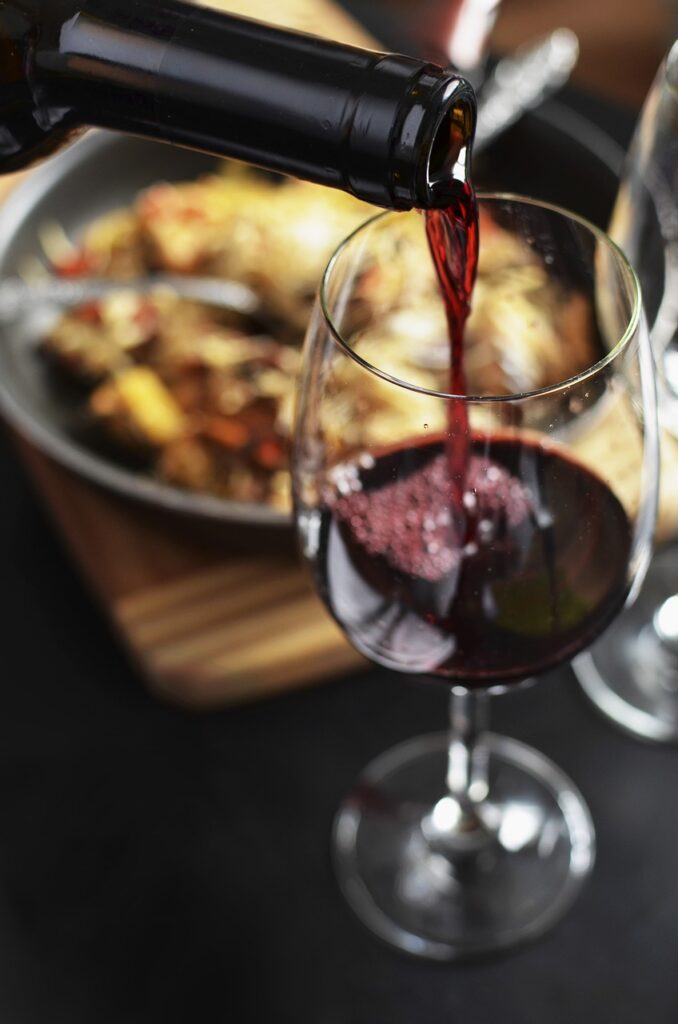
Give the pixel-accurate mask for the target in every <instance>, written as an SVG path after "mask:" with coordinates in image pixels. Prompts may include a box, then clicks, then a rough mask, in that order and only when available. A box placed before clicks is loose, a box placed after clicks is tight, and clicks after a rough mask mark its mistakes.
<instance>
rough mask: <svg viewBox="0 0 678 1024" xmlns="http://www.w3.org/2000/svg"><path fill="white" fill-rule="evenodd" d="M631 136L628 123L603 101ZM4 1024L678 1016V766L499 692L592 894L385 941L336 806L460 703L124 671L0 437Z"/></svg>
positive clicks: (392, 682)
mask: <svg viewBox="0 0 678 1024" xmlns="http://www.w3.org/2000/svg"><path fill="white" fill-rule="evenodd" d="M570 102H572V103H574V104H575V105H577V104H578V105H579V107H580V109H585V111H586V113H587V114H588V115H589V116H592V117H596V118H598V120H599V122H600V123H601V124H604V126H605V128H606V129H607V130H608V131H610V132H611V133H612V134H614V135H616V136H617V138H618V139H619V141H622V142H624V141H625V140H626V138H627V137H628V132H629V130H630V128H631V126H632V120H631V119H630V118H629V116H628V115H624V114H622V113H620V112H617V111H614V110H612V109H611V108H607V107H605V106H603V105H602V104H594V103H592V102H590V101H588V100H586V101H584V103H583V108H582V101H581V100H579V101H578V100H577V98H576V97H574V98H573V97H572V96H570ZM0 486H1V492H0V493H1V495H2V498H1V502H0V509H1V514H2V520H1V521H2V529H1V530H0V566H2V594H3V597H4V601H3V604H4V612H3V615H2V619H1V627H0V628H1V631H2V632H1V638H2V677H1V678H2V685H1V688H0V1020H1V1021H2V1022H3V1024H33V1022H39V1024H48V1022H49V1024H61V1022H62V1021H63V1022H69V1024H81V1022H82V1024H89V1022H99V1024H107V1022H109V1021H110V1022H116V1024H118V1022H120V1024H122V1022H125V1024H127V1022H129V1024H136V1022H142V1021H143V1022H149V1024H155V1022H158V1024H161V1022H162V1024H174V1022H177V1024H178V1022H189V1021H210V1022H211V1021H220V1020H224V1021H226V1020H228V1021H231V1020H232V1021H237V1022H250V1021H251V1022H259V1021H261V1022H264V1021H266V1022H268V1021H271V1022H285V1024H287V1022H290V1024H340V1022H341V1024H368V1022H369V1024H405V1022H407V1024H413V1022H416V1024H433V1022H435V1024H439V1022H443V1021H462V1020H463V1021H464V1022H465V1024H484V1022H486V1021H487V1022H489V1021H494V1020H501V1021H502V1024H514V1022H515V1024H533V1022H534V1024H537V1022H539V1024H545V1022H548V1024H571V1022H573V1021H579V1022H588V1021H598V1022H607V1021H610V1022H615V1024H638V1022H645V1021H652V1022H654V1024H675V1022H676V1021H678V973H677V970H678V751H676V750H671V749H660V748H653V747H649V746H644V745H642V744H640V743H637V742H635V741H633V740H631V739H628V738H625V737H624V736H622V735H621V734H619V733H617V732H616V731H615V730H614V728H613V727H612V726H611V725H609V724H608V723H607V722H605V721H604V720H602V719H601V718H599V717H598V716H597V714H596V713H595V712H594V710H593V709H592V708H591V707H590V706H589V705H588V704H587V703H586V701H585V699H584V698H583V696H581V694H580V693H579V691H578V689H577V687H576V684H575V682H574V679H573V677H572V676H571V674H570V673H569V672H567V671H566V672H561V673H558V674H555V675H553V676H552V677H550V678H548V679H545V680H544V681H542V682H541V684H540V685H539V686H538V687H536V688H534V689H531V690H526V691H524V692H521V693H516V694H513V695H510V696H508V697H505V698H501V699H497V700H496V701H495V702H494V706H493V727H494V729H495V731H499V732H505V733H506V734H508V735H510V736H514V737H516V738H518V739H521V740H524V741H526V742H528V743H531V744H533V745H534V746H535V747H537V748H538V749H539V750H541V751H543V752H544V753H546V754H547V755H548V756H549V757H551V758H552V759H553V760H555V761H556V763H557V764H558V765H560V766H561V767H562V768H563V769H564V770H565V771H566V772H567V773H568V774H570V776H571V777H572V779H573V780H574V781H575V783H576V784H577V785H578V786H579V787H580V789H581V790H582V792H583V793H584V795H585V797H586V799H587V801H588V803H589V806H590V809H591V812H592V814H593V817H594V820H595V823H596V827H597V835H598V859H597V863H596V868H595V871H594V874H593V877H592V879H591V880H590V881H589V883H588V884H587V886H586V888H585V889H584V891H583V893H582V895H581V896H580V898H579V900H578V902H577V904H576V906H575V907H574V909H573V910H572V911H571V912H570V913H569V915H568V916H567V918H566V919H565V920H564V921H563V922H562V923H561V924H560V925H559V926H558V927H557V928H556V929H555V930H554V931H553V932H551V933H550V934H549V935H547V936H546V937H544V938H542V939H540V940H539V941H538V942H537V943H535V944H533V945H532V946H529V947H526V948H524V949H521V950H520V951H518V952H515V953H513V954H511V955H509V956H505V957H503V958H500V959H496V960H492V961H489V962H486V963H481V964H475V965H468V966H467V965H465V966H441V965H434V964H427V963H423V962H418V961H413V960H410V959H407V958H406V957H403V956H401V955H399V954H396V953H394V952H392V951H390V950H389V949H387V948H385V947H383V946H382V945H381V944H380V943H379V942H378V941H377V940H375V939H373V938H372V937H371V936H370V935H369V934H368V933H367V932H366V931H365V930H364V929H363V927H362V926H361V925H360V924H359V923H358V922H357V921H356V920H355V919H354V917H353V915H352V913H351V912H350V910H349V909H348V908H347V907H346V906H345V904H344V902H343V900H342V898H341V896H340V894H339V893H338V891H337V888H336V885H335V883H334V879H333V876H332V871H331V865H330V859H329V831H330V826H331V822H332V817H333V814H334V811H335V809H336V807H337V804H338V802H339V800H340V799H341V797H342V795H343V794H344V793H345V791H346V790H347V789H348V788H349V787H350V785H351V783H352V780H353V779H354V777H355V775H356V774H357V773H358V772H359V771H360V769H361V768H362V767H363V766H364V765H365V764H366V763H367V761H369V760H370V758H372V757H373V756H375V755H376V754H377V753H379V752H381V751H383V750H384V749H386V748H387V747H388V746H390V745H392V744H394V743H396V742H398V741H400V740H402V739H405V738H408V737H410V736H412V735H415V734H417V733H419V732H423V731H428V730H432V729H434V730H437V729H439V728H441V727H442V726H443V724H444V721H445V713H446V695H445V693H444V692H443V691H442V690H439V689H437V688H435V687H431V688H427V687H425V686H417V685H416V684H412V683H406V682H403V681H402V680H400V679H398V678H396V676H394V675H393V674H390V673H388V672H386V671H379V670H373V671H370V672H369V673H367V674H365V675H361V676H355V677H352V678H347V679H345V680H342V681H339V682H336V683H333V684H330V685H326V686H322V687H319V688H316V689H313V690H309V691H305V692H301V693H297V694H293V695H290V696H286V697H283V698H280V699H278V700H275V701H268V702H264V703H261V704H258V705H255V706H250V707H244V708H241V709H237V710H231V711H227V712H223V713H220V714H213V715H191V714H186V713H184V712H181V711H178V710H175V709H172V708H168V707H164V706H162V705H160V704H158V703H156V702H154V701H153V700H152V699H151V698H150V697H149V696H147V695H146V693H145V691H144V689H143V687H142V684H141V683H140V681H139V680H138V679H137V677H136V676H135V675H134V673H133V672H132V670H131V669H130V668H129V667H128V665H127V664H126V662H125V660H124V658H123V656H122V654H121V653H120V651H119V649H118V647H117V646H116V644H115V642H114V641H113V639H112V637H111V635H110V634H109V632H108V630H107V627H106V626H105V624H104V622H103V620H102V617H101V616H100V615H99V613H98V612H97V610H96V609H95V607H94V605H93V603H92V601H91V599H90V597H89V596H88V594H87V593H86V592H85V590H84V588H83V586H82V585H81V583H80V580H79V579H78V577H77V576H76V573H75V570H74V569H73V567H72V565H71V563H70V561H69V559H68V558H67V556H66V555H65V553H64V552H63V550H62V548H61V546H60V544H59V542H58V540H57V539H56V537H55V535H54V533H53V531H52V528H51V525H50V524H49V522H48V520H47V518H46V516H45V515H44V513H43V512H42V511H41V508H40V506H39V504H38V502H37V500H36V498H35V497H34V495H33V493H32V492H31V489H30V486H29V484H28V483H27V481H26V479H25V477H24V475H23V473H22V471H21V470H20V468H19V466H18V464H17V462H16V460H15V457H14V456H13V454H12V451H11V447H10V445H9V442H8V441H7V440H6V439H5V438H2V442H1V443H0Z"/></svg>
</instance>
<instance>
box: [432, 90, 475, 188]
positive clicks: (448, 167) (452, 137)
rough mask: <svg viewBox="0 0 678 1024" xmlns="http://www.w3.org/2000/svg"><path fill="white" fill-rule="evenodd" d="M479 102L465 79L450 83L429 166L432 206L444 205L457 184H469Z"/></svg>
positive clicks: (436, 129)
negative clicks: (451, 189) (452, 188)
mask: <svg viewBox="0 0 678 1024" xmlns="http://www.w3.org/2000/svg"><path fill="white" fill-rule="evenodd" d="M476 113H477V108H476V98H475V93H474V91H473V87H472V86H471V84H470V83H469V82H468V81H467V80H466V79H465V78H457V79H456V80H455V81H454V82H451V83H449V85H448V87H447V90H446V95H445V96H444V97H443V109H442V112H441V114H440V118H439V121H438V124H437V126H436V128H435V131H434V134H433V143H432V145H431V148H430V151H429V154H428V161H427V166H426V180H427V190H428V198H429V205H430V206H432V207H435V206H442V205H445V202H446V197H448V196H449V192H450V187H451V186H452V187H453V184H454V182H459V183H463V182H466V181H468V179H469V177H470V173H471V166H470V165H471V151H472V146H473V135H474V132H475V126H476Z"/></svg>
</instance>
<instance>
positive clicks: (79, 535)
mask: <svg viewBox="0 0 678 1024" xmlns="http://www.w3.org/2000/svg"><path fill="white" fill-rule="evenodd" d="M210 6H213V7H219V8H221V9H224V10H232V11H234V13H237V14H242V15H247V16H249V17H254V18H260V19H262V20H267V21H271V22H276V23H278V24H283V25H288V26H289V27H292V28H299V29H303V30H308V31H311V32H313V31H315V32H318V31H322V32H323V33H324V34H325V35H327V36H329V37H331V38H334V39H338V40H340V41H343V42H347V43H353V44H356V45H363V46H370V45H374V41H373V40H371V39H370V38H369V37H368V36H367V35H366V33H365V32H364V31H363V29H362V28H360V26H359V25H357V24H356V23H355V22H354V21H352V20H351V19H350V18H349V17H348V16H347V15H346V14H345V13H344V12H343V11H341V10H340V9H339V8H337V7H335V6H334V5H333V4H332V3H331V2H330V0H275V3H274V2H272V0H211V2H210ZM20 177H21V176H14V177H13V178H6V179H3V181H2V183H1V184H0V196H2V195H5V194H6V193H7V191H8V190H9V189H10V188H11V187H12V186H13V185H14V184H15V183H16V181H17V180H19V178H20ZM17 446H18V450H19V452H20V455H21V457H22V460H23V462H24V464H25V465H26V467H27V468H28V470H29V472H30V474H31V476H32V478H33V481H34V482H35V485H36V487H37V489H38V491H39V493H40V495H41V497H42V498H43V500H44V501H45V503H46V505H47V507H48V509H49V511H50V513H51V515H52V517H53V519H54V522H55V523H56V525H57V526H58V528H59V530H60V532H61V535H62V537H63V539H64V541H65V542H66V544H67V546H68V548H69V550H70V552H71V553H72V555H73V556H74V558H75V561H76V564H77V565H78V567H79V568H80V570H81V571H82V573H83V575H84V578H85V580H86V581H87V583H88V585H89V586H90V588H91V590H92V592H93V594H94V595H95V596H96V598H97V599H98V601H99V602H100V604H101V606H102V608H103V610H104V612H105V613H106V615H107V616H108V617H109V618H110V620H111V622H112V623H113V625H114V627H115V629H116V631H117V633H118V635H119V636H120V639H121V641H122V643H123V644H124V646H125V648H126V649H127V651H128V652H129V654H130V656H131V658H132V660H133V662H134V663H135V664H136V665H137V666H138V668H139V670H140V672H141V674H142V677H143V678H144V679H145V681H146V682H147V684H148V686H149V687H150V688H151V689H152V690H153V691H154V692H155V693H157V694H159V695H161V696H163V697H166V698H169V699H171V700H174V701H177V702H180V703H183V704H185V705H188V706H191V707H195V708H211V707H217V706H220V705H224V704H227V703H229V702H234V701H242V700H247V699H250V698H255V697H261V696H263V695H265V694H270V693H274V692H277V691H281V690H283V689H286V688H291V687H297V686H302V685H304V684H309V683H313V682H317V681H319V680H322V679H327V678H329V677H331V676H336V675H338V674H341V673H343V672H345V671H346V670H348V669H351V668H357V667H360V666H362V665H364V662H363V660H362V659H361V658H360V657H359V656H358V655H357V654H356V653H355V652H354V651H353V649H352V648H351V647H350V646H349V645H348V643H347V642H346V641H345V640H344V638H343V636H342V634H341V632H340V631H339V629H338V627H337V626H336V625H335V624H334V622H332V620H331V619H330V618H329V616H328V615H327V613H326V612H325V610H324V608H323V607H322V605H321V604H320V602H319V601H318V599H317V598H316V597H315V596H314V594H313V593H312V592H311V589H310V585H309V583H308V581H307V579H306V577H305V574H304V573H303V571H302V569H301V568H300V566H299V561H298V558H297V556H296V553H295V551H294V545H293V540H292V531H291V530H290V531H289V532H288V533H287V534H286V533H284V532H283V531H281V532H278V533H272V534H271V535H267V536H266V537H262V535H261V533H259V532H254V531H252V532H251V533H248V532H247V531H242V530H239V529H238V528H237V527H233V526H229V525H226V526H224V527H209V528H208V527H205V528H201V527H200V526H198V525H196V524H195V523H193V524H192V523H189V522H188V521H183V520H181V519H179V518H176V517H173V516H170V515H166V514H164V513H161V512H159V511H157V510H155V509H149V508H144V507H142V506H141V505H137V504H136V503H133V502H130V501H127V500H125V499H122V498H119V497H118V496H116V495H112V494H109V493H107V492H104V491H101V490H99V489H98V488H96V487H94V486H92V485H90V484H88V483H87V482H85V481H83V480H80V479H78V478H76V477H75V476H73V475H72V474H71V473H69V472H67V471H66V470H64V469H62V468H61V467H59V466H57V465H56V464H55V463H53V462H52V461H51V460H49V459H47V458H46V457H45V456H43V455H42V454H40V453H39V452H38V451H36V450H35V449H34V448H33V447H32V446H31V445H29V444H28V443H27V442H25V441H23V440H20V439H17ZM262 547H263V550H262Z"/></svg>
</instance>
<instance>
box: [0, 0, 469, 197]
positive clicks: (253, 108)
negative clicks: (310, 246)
mask: <svg viewBox="0 0 678 1024" xmlns="http://www.w3.org/2000/svg"><path fill="white" fill-rule="evenodd" d="M474 120H475V100H474V96H473V90H472V89H471V87H470V85H469V84H468V83H467V82H466V81H465V80H464V79H462V78H460V77H459V76H457V75H456V74H454V72H452V71H449V70H444V69H442V68H440V67H437V66H436V65H435V64H430V63H426V62H424V61H421V60H416V59H414V58H412V57H407V56H401V55H392V54H382V53H375V52H372V51H369V50H363V49H359V48H356V47H351V46H344V45H340V44H338V43H335V42H330V41H327V40H324V39H320V38H317V37H315V36H311V35H307V34H303V33H298V32H290V31H285V30H282V29H279V28H275V27H273V26H270V25H266V24H264V23H262V22H257V21H252V20H248V19H245V18H237V17H234V16H232V15H228V14H223V13H219V12H216V11H213V10H210V9H207V8H202V7H196V6H193V5H191V4H187V3H182V2H179V0H0V173H6V172H9V171H14V170H17V169H18V168H21V167H24V166H26V165H28V164H30V163H32V162H34V161H35V160H37V159H39V158H41V157H43V156H45V155H48V154H49V153H50V152H52V151H53V150H55V149H57V148H59V147H60V146H61V145H63V144H65V143H66V142H67V141H68V140H69V139H70V138H71V137H73V136H74V135H76V134H78V133H79V132H80V131H82V130H83V128H84V127H86V126H98V127H102V128H109V129H114V130H119V131H124V132H130V133H132V134H136V135H143V136H148V137H151V138H156V139H162V140H166V141H168V142H172V143H176V144H179V145H182V146H187V147H190V148H193V149H199V150H202V151H206V152H209V153H214V154H217V155H220V156H228V157H234V158H236V159H238V160H244V161H247V162H249V163H252V164H256V165H258V166H260V167H264V168H268V169H270V170H273V171H279V172H282V173H285V174H290V175H294V176H296V177H299V178H305V179H307V180H309V181H315V182H320V183H322V184H325V185H330V186H333V187H336V188H341V189H344V190H345V191H348V192H351V193H353V194H354V195H356V196H358V197H359V198H361V199H365V200H367V201H368V202H372V203H376V204H377V205H380V206H387V207H393V208H396V209H408V208H410V207H412V206H418V207H421V208H430V207H432V206H437V205H442V203H443V202H444V199H441V198H440V197H439V196H438V193H437V191H436V189H435V188H434V187H433V186H434V185H435V181H436V179H437V177H445V175H446V174H447V175H448V176H449V172H450V170H451V168H452V167H453V166H454V165H455V164H456V165H457V166H460V165H461V164H463V162H464V161H465V159H466V156H467V153H468V149H469V139H470V138H471V136H472V133H473V127H474Z"/></svg>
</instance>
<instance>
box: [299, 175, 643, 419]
mask: <svg viewBox="0 0 678 1024" xmlns="http://www.w3.org/2000/svg"><path fill="white" fill-rule="evenodd" d="M477 198H478V200H480V201H484V200H488V199H489V200H493V201H494V200H496V201H499V202H512V203H521V204H523V205H526V206H536V207H539V208H540V209H544V210H550V211H552V212H553V213H558V214H560V215H561V216H564V217H567V218H568V219H569V220H572V221H575V222H576V223H578V224H581V225H582V227H585V228H586V229H587V231H590V232H591V234H592V235H593V236H594V237H595V238H597V239H598V241H600V242H602V243H603V244H604V245H606V246H607V247H608V248H609V249H610V250H611V251H612V252H613V253H615V254H616V255H617V257H618V259H619V261H620V263H621V264H622V266H624V267H625V268H626V270H627V271H628V273H629V277H630V279H631V281H632V283H633V292H634V299H633V309H632V310H631V313H630V316H629V321H628V324H627V325H626V330H625V331H624V333H623V334H622V336H621V338H619V340H618V341H617V342H616V344H615V345H614V346H613V347H612V348H611V349H610V351H609V352H607V353H606V354H605V355H604V356H603V357H602V358H601V359H599V360H598V361H597V362H595V363H592V364H591V366H587V367H586V369H585V370H581V371H580V372H579V373H577V374H574V375H573V376H572V377H567V378H566V379H565V380H562V381H557V382H556V383H555V384H547V385H545V386H544V387H541V388H534V389H532V390H530V391H520V392H516V393H514V394H503V395H467V394H462V395H455V394H453V393H452V392H446V391H436V390H435V389H434V388H427V387H424V386H422V385H420V384H415V383H413V382H412V381H407V380H402V379H401V378H399V377H395V376H394V375H393V374H390V373H388V372H387V371H386V370H382V369H381V368H380V367H378V366H374V365H373V364H372V363H370V362H369V361H368V360H367V359H364V358H363V357H362V356H360V355H358V353H357V352H356V351H355V349H354V348H353V347H352V346H351V345H350V344H349V343H348V342H347V341H346V339H345V338H343V337H342V334H341V331H340V330H339V329H338V328H337V327H336V325H335V323H334V321H333V319H332V315H331V313H330V311H329V303H328V299H327V289H328V286H329V282H330V278H331V276H332V273H333V271H334V267H335V265H336V263H337V261H338V260H339V258H340V256H341V254H342V253H343V252H344V250H345V249H346V248H347V247H348V246H349V245H350V243H351V242H352V241H353V239H354V238H356V237H357V236H358V235H360V234H361V233H362V232H363V231H365V230H366V229H367V228H369V227H370V226H371V225H373V224H376V223H378V222H379V221H381V220H385V219H386V218H387V217H393V216H400V215H401V214H399V212H398V211H395V210H383V211H382V212H380V213H377V214H376V215H375V216H374V217H370V218H369V220H366V221H364V222H363V223H362V224H360V225H359V226H358V227H357V228H356V229H355V231H352V232H351V234H350V235H348V236H347V237H346V238H345V239H344V240H343V242H341V244H340V245H339V246H338V247H337V249H336V250H335V252H334V254H333V255H332V257H331V259H330V261H329V263H328V264H327V267H326V269H325V272H324V274H323V277H322V281H321V284H320V292H319V298H320V308H321V310H322V314H323V317H324V319H325V323H326V324H327V326H328V328H329V330H330V333H331V334H332V336H333V337H334V339H335V341H337V342H338V344H339V345H340V346H341V348H342V349H343V350H344V352H345V353H346V354H347V355H348V356H349V357H350V358H351V359H353V360H354V362H356V363H358V365H360V366H362V367H363V369H365V370H367V371H368V372H369V373H372V374H374V375H375V376H377V377H380V378H381V379H382V380H385V381H387V382H388V383H390V384H395V385H396V386H398V387H401V388H404V389H406V390H407V391H413V392H416V393H417V394H420V395H427V396H429V397H431V398H441V399H445V400H447V401H455V402H465V403H468V404H471V403H474V404H475V403H490V402H519V401H524V400H525V399H532V398H540V397H546V396H548V395H554V394H557V393H558V392H561V391H565V390H567V389H569V388H572V387H574V386H576V385H579V384H582V383H583V382H585V381H587V380H589V379H590V378H591V377H595V376H596V375H597V374H599V373H600V372H601V370H603V369H604V368H605V367H606V366H609V364H610V363H612V362H614V360H615V359H616V358H618V356H619V355H620V353H621V352H622V351H623V350H624V349H625V348H626V346H627V345H628V343H629V342H630V340H631V338H633V336H634V335H635V333H636V331H637V329H638V324H639V323H640V314H641V308H642V298H641V292H640V282H639V280H638V276H637V274H636V272H635V270H634V269H633V267H632V266H631V264H630V263H629V261H628V260H627V258H626V256H625V255H624V253H623V251H622V250H621V249H620V248H619V246H618V245H617V244H616V243H615V242H614V241H613V240H612V239H611V238H610V237H609V235H606V234H605V232H604V231H602V230H601V229H600V228H598V227H596V225H595V224H592V223H591V221H589V220H587V219H586V217H582V216H580V215H579V214H577V213H573V212H572V211H571V210H568V209H566V208H565V207H564V206H558V205H557V204H556V203H548V202H544V201H542V200H541V199H531V198H530V197H528V196H521V195H518V194H517V193H515V192H483V191H479V192H478V193H477Z"/></svg>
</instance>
